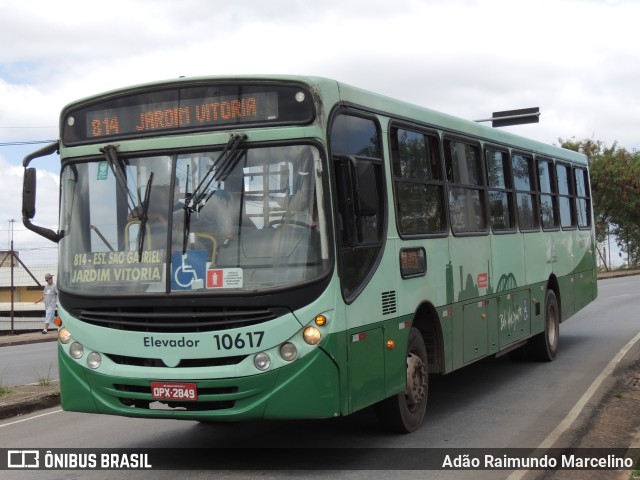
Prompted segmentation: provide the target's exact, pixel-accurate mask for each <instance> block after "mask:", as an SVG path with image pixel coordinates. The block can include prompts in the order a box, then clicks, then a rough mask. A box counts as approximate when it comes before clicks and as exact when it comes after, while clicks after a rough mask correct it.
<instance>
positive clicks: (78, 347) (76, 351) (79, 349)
mask: <svg viewBox="0 0 640 480" xmlns="http://www.w3.org/2000/svg"><path fill="white" fill-rule="evenodd" d="M69 355H71V356H72V357H73V358H75V359H76V360H78V359H79V358H82V355H84V347H83V346H82V344H81V343H78V342H73V343H72V344H71V346H70V347H69Z"/></svg>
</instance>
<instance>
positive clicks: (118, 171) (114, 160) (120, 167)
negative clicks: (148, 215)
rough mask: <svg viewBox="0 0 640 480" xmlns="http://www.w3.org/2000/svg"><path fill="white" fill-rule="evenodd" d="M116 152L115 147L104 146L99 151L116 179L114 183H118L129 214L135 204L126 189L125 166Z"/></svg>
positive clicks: (127, 188)
mask: <svg viewBox="0 0 640 480" xmlns="http://www.w3.org/2000/svg"><path fill="white" fill-rule="evenodd" d="M117 150H118V146H117V145H106V146H105V147H103V148H101V149H100V152H101V153H104V158H105V159H106V160H107V162H108V163H109V167H110V168H111V171H112V172H113V176H114V177H115V178H116V182H118V185H119V186H120V189H121V190H122V192H123V193H124V195H125V197H126V199H127V208H129V213H131V212H133V211H134V209H135V206H136V202H135V199H134V197H133V194H132V193H131V190H129V187H127V178H126V176H125V174H124V170H125V164H124V162H123V161H122V160H121V159H120V158H118V153H117Z"/></svg>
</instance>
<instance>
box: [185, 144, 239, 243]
mask: <svg viewBox="0 0 640 480" xmlns="http://www.w3.org/2000/svg"><path fill="white" fill-rule="evenodd" d="M246 139H247V136H246V135H245V134H235V133H233V134H231V138H229V141H228V142H227V144H226V145H225V147H224V149H223V150H222V152H221V153H220V155H219V156H218V158H217V159H216V160H215V161H214V162H213V163H212V164H211V166H210V167H209V170H207V173H205V174H204V176H203V177H202V180H200V183H199V184H198V186H197V187H196V188H195V189H194V190H193V193H191V194H189V179H188V175H187V191H186V198H185V203H184V230H183V237H182V254H183V255H184V253H185V252H186V251H187V243H188V239H189V229H190V225H191V214H192V213H194V212H199V211H200V210H202V207H204V206H205V204H206V203H207V201H209V199H210V198H211V196H212V193H207V190H208V189H209V186H210V185H211V183H212V182H214V181H215V182H219V181H224V180H225V179H226V178H227V176H228V175H229V173H231V172H232V171H233V169H234V168H235V167H236V165H237V164H238V161H239V160H240V158H241V157H242V150H240V146H241V145H242V143H243V142H244V141H245V140H246ZM214 171H215V173H214Z"/></svg>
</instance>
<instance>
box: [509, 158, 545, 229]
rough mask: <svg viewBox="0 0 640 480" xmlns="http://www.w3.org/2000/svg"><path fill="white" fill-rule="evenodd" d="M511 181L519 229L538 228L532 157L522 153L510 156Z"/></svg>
mask: <svg viewBox="0 0 640 480" xmlns="http://www.w3.org/2000/svg"><path fill="white" fill-rule="evenodd" d="M511 165H512V169H513V181H514V186H515V189H516V202H517V207H518V225H519V226H520V230H521V231H527V230H528V231H532V230H538V228H539V221H538V218H539V217H538V202H537V201H536V198H537V195H536V191H535V188H536V187H535V185H536V183H535V175H534V173H533V159H532V158H531V157H526V156H524V155H522V154H514V155H513V156H512V157H511Z"/></svg>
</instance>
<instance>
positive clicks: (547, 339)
mask: <svg viewBox="0 0 640 480" xmlns="http://www.w3.org/2000/svg"><path fill="white" fill-rule="evenodd" d="M559 340H560V308H559V307H558V299H557V298H556V294H555V292H554V291H553V290H551V289H549V290H547V296H546V298H545V307H544V332H541V333H539V334H538V335H536V336H535V337H533V338H532V339H531V341H530V343H529V345H527V347H528V348H529V353H530V354H531V356H532V357H533V358H534V359H535V360H538V361H541V362H550V361H552V360H553V359H554V358H556V353H558V342H559Z"/></svg>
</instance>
